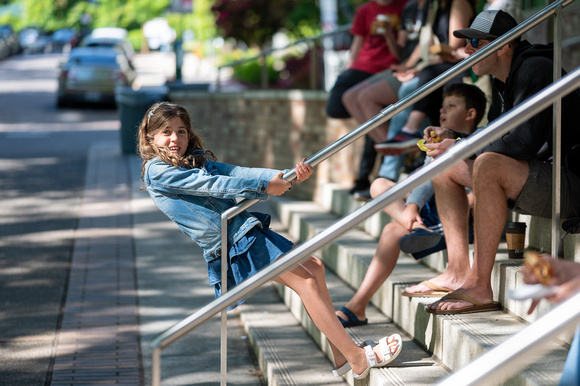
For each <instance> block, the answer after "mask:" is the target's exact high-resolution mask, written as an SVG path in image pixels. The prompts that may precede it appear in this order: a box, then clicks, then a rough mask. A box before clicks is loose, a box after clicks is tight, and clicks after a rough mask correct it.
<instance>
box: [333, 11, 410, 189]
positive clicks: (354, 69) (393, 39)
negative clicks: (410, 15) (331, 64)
mask: <svg viewBox="0 0 580 386" xmlns="http://www.w3.org/2000/svg"><path fill="white" fill-rule="evenodd" d="M406 2H407V1H406V0H373V1H369V2H368V3H365V4H363V5H361V6H360V7H359V8H358V9H357V11H356V13H355V16H354V19H353V22H352V27H351V30H350V32H351V34H352V35H353V41H352V44H351V47H350V61H349V65H348V66H347V69H346V70H344V71H343V72H342V73H341V74H340V75H339V76H338V78H337V80H336V82H335V84H334V86H333V87H332V89H331V90H330V93H329V96H328V102H327V104H326V114H327V115H328V116H329V117H330V118H337V119H346V118H350V117H351V115H350V113H349V112H348V110H347V109H346V107H345V106H344V104H343V101H342V97H343V94H344V93H345V91H346V90H348V89H349V88H351V87H352V86H354V85H356V84H358V83H359V82H361V81H363V80H365V79H367V78H368V77H370V76H372V75H374V74H376V73H379V72H381V71H383V70H385V69H387V68H390V67H391V66H392V65H393V64H397V63H399V59H400V55H401V47H400V46H399V45H398V44H397V31H398V29H399V24H400V19H401V14H402V12H403V8H404V6H405V3H406ZM365 141H366V142H368V143H365V150H364V155H363V160H361V165H360V171H359V180H360V181H365V180H366V184H367V185H368V186H358V184H359V182H358V181H357V183H356V185H357V187H355V189H357V190H365V189H368V188H369V187H370V182H369V181H368V173H370V171H371V170H372V168H373V165H374V161H375V159H376V156H377V153H376V152H375V150H374V148H373V141H372V140H371V139H370V138H368V136H365ZM367 164H369V165H367ZM367 169H368V173H367ZM365 175H366V177H365ZM361 176H362V177H363V178H361Z"/></svg>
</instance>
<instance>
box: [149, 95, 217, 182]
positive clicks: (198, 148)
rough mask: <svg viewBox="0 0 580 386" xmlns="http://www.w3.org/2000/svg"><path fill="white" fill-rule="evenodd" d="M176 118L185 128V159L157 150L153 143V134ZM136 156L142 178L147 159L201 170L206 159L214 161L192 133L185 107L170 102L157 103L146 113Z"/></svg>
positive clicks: (160, 149) (163, 148) (212, 155)
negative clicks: (138, 157) (157, 158)
mask: <svg viewBox="0 0 580 386" xmlns="http://www.w3.org/2000/svg"><path fill="white" fill-rule="evenodd" d="M176 117H177V118H179V119H181V121H182V122H183V124H184V125H185V127H186V128H187V132H188V134H189V142H188V145H187V149H186V151H185V154H184V156H179V155H177V154H172V153H171V152H170V151H169V149H168V148H166V147H159V146H157V145H155V143H153V139H154V137H155V134H156V133H157V132H158V131H159V130H161V129H163V128H165V127H167V126H168V125H169V123H170V121H171V120H172V119H173V118H176ZM139 155H140V156H141V158H142V159H143V164H142V166H141V179H143V175H144V173H145V164H146V163H147V161H149V160H150V159H153V158H155V157H159V159H160V160H161V161H163V162H167V163H168V164H171V165H173V166H175V167H180V166H181V167H185V168H189V169H192V168H196V167H201V166H202V165H203V164H204V163H205V161H206V160H207V159H208V158H209V159H211V160H213V161H215V159H216V158H215V155H214V154H213V153H212V152H211V151H209V150H206V149H205V148H204V146H203V140H202V138H201V136H200V135H199V134H198V133H196V132H195V130H193V127H192V125H191V118H190V117H189V113H188V112H187V110H186V109H185V107H183V106H180V105H177V104H174V103H169V102H159V103H155V104H154V105H153V106H151V107H150V108H149V110H147V112H146V113H145V116H144V117H143V120H142V121H141V125H139Z"/></svg>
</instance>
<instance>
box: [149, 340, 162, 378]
mask: <svg viewBox="0 0 580 386" xmlns="http://www.w3.org/2000/svg"><path fill="white" fill-rule="evenodd" d="M160 385H161V347H155V348H154V349H153V352H152V353H151V386H160Z"/></svg>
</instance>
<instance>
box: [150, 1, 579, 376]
mask: <svg viewBox="0 0 580 386" xmlns="http://www.w3.org/2000/svg"><path fill="white" fill-rule="evenodd" d="M572 2H574V0H560V1H556V2H554V3H552V4H551V5H549V6H548V7H546V8H544V9H543V10H542V11H540V12H538V13H537V14H535V15H533V16H531V17H530V18H528V19H527V20H526V21H524V22H522V23H521V24H520V25H518V26H517V27H515V28H514V29H512V30H511V31H509V32H508V33H506V34H505V35H503V36H501V37H500V38H498V39H496V40H494V41H493V42H491V43H490V44H488V45H486V46H485V47H484V48H482V49H481V50H479V51H478V52H476V53H474V54H473V55H471V56H470V57H468V58H467V59H465V60H463V61H462V62H460V63H458V64H457V65H456V66H454V67H453V68H451V69H450V70H448V71H446V72H445V73H443V74H441V75H440V76H438V77H437V78H435V79H433V80H432V81H431V82H429V83H427V84H426V85H424V86H423V87H421V88H419V89H417V90H416V91H415V92H413V93H411V94H410V95H409V96H407V97H406V98H404V99H402V100H400V101H398V102H397V103H395V104H393V105H390V106H388V107H386V108H385V109H383V110H382V111H381V112H380V113H379V114H377V115H376V116H375V117H373V118H371V119H370V120H369V121H367V122H365V123H364V124H362V125H360V126H359V127H358V128H356V129H355V130H353V131H351V132H350V133H348V134H346V135H345V136H343V137H342V138H340V139H339V140H337V141H336V142H334V143H333V144H331V145H329V146H327V147H326V148H324V149H323V150H322V151H320V152H318V153H316V154H315V155H314V156H312V157H310V158H309V159H307V160H306V162H307V163H309V164H310V165H312V166H316V165H317V164H319V163H320V162H322V161H324V160H325V159H327V158H329V157H331V156H332V155H334V154H336V153H337V152H338V151H340V150H341V149H343V148H344V147H346V146H348V145H350V144H351V143H352V142H354V141H355V140H357V139H358V138H360V137H362V136H363V135H365V134H367V133H368V132H370V131H371V130H373V129H374V128H376V127H377V126H378V125H380V124H382V123H384V122H386V121H388V120H389V119H391V118H392V117H393V116H395V115H396V114H398V113H399V112H401V111H402V110H404V109H406V108H407V107H409V106H411V105H412V104H413V103H415V101H417V100H419V99H421V98H423V97H424V96H425V95H427V94H429V93H430V92H431V91H432V90H433V89H435V88H437V87H440V86H442V85H443V84H444V83H445V82H446V80H448V79H450V78H452V77H454V76H456V75H457V74H459V73H460V72H462V71H465V70H466V69H468V68H470V67H471V66H473V65H474V64H475V63H477V62H479V61H481V60H483V59H484V58H486V57H487V56H489V55H491V54H492V53H493V52H494V51H496V50H498V49H499V48H501V47H502V46H503V45H505V44H507V43H508V42H509V41H510V40H512V39H513V38H515V37H518V36H521V35H522V34H524V33H525V32H527V31H528V30H530V29H532V28H534V27H535V26H536V25H538V24H539V23H541V22H542V21H544V20H545V19H547V18H548V17H550V16H551V14H552V13H554V14H555V16H556V18H557V16H558V11H559V10H561V8H562V7H564V6H567V5H569V4H571V3H572ZM555 24H556V25H558V23H555ZM557 38H559V40H557V42H556V43H557V44H556V45H557V46H560V45H561V35H558V36H557ZM556 53H558V54H561V50H560V49H557V50H556V52H555V54H556ZM556 63H558V64H559V63H560V61H559V60H555V61H554V66H556ZM556 74H557V75H556ZM554 76H555V78H556V79H557V78H558V77H559V67H558V71H556V70H554ZM579 86H580V69H577V70H575V71H574V72H572V73H570V74H569V75H568V76H566V77H565V79H562V80H560V81H558V82H555V83H554V84H553V85H552V86H550V87H548V88H546V89H545V90H543V91H541V92H539V93H538V94H536V95H535V96H533V97H531V98H529V99H528V100H527V101H525V102H523V103H522V104H520V105H519V106H517V107H516V108H514V109H512V110H510V111H509V112H508V113H506V114H504V115H502V116H501V117H500V118H498V119H496V120H495V121H493V122H492V123H490V124H489V125H488V127H487V128H486V129H485V130H482V131H481V132H479V133H476V134H473V135H472V136H470V137H469V138H467V139H465V140H462V141H460V143H458V144H457V145H456V146H453V148H451V149H450V150H448V151H447V152H446V153H445V154H443V155H441V156H439V157H438V158H437V160H436V161H434V162H432V163H430V164H429V165H426V166H425V167H423V168H421V169H420V170H418V171H417V172H415V173H414V174H413V176H411V177H409V178H407V179H405V180H404V181H402V182H400V183H398V184H397V185H395V186H394V187H393V188H391V189H390V190H388V191H387V192H385V193H383V194H382V195H381V196H379V197H377V198H376V199H374V200H373V201H371V202H369V203H368V204H367V205H365V206H364V207H362V208H360V209H359V210H357V211H355V212H353V213H351V214H350V215H348V216H346V217H344V218H343V219H341V220H339V221H337V222H336V223H335V224H333V225H332V226H331V227H329V228H328V229H326V230H325V231H323V232H321V233H320V234H318V235H317V236H315V237H314V238H312V239H311V240H309V241H307V242H305V243H304V244H302V245H300V246H298V247H297V248H295V249H293V250H292V251H291V252H290V253H288V254H287V255H285V256H283V257H282V258H280V259H279V260H277V261H276V262H275V263H273V264H272V265H270V266H269V267H267V268H266V269H264V270H263V271H260V272H259V273H258V274H256V275H255V276H253V277H251V278H249V279H247V280H246V281H244V282H243V283H241V284H240V285H238V286H237V287H236V288H235V289H234V290H233V291H231V292H227V293H226V292H225V291H227V283H226V280H225V278H226V277H227V276H226V272H224V270H225V269H226V268H225V267H226V266H227V264H225V263H224V262H223V260H222V296H221V297H220V298H218V299H216V300H214V301H213V302H211V303H210V304H208V305H207V306H205V307H203V308H202V309H200V310H198V311H197V312H195V313H193V314H192V315H190V316H189V317H188V318H186V319H184V320H183V321H181V322H180V323H178V324H176V325H175V326H173V327H172V328H170V329H169V330H167V331H166V332H164V333H163V334H161V335H160V336H159V337H157V338H156V339H155V340H154V341H153V342H152V348H153V352H152V383H153V385H154V386H156V385H159V384H160V380H161V350H162V349H164V348H166V347H167V346H169V345H171V344H172V343H174V342H175V341H176V340H178V339H179V338H181V337H182V336H184V335H186V334H187V333H189V332H190V331H192V330H193V329H195V328H196V327H197V326H199V325H201V324H203V323H204V322H206V321H207V320H208V319H210V318H211V317H213V316H214V315H216V314H217V313H219V312H222V358H221V361H222V362H221V363H222V364H221V370H222V385H225V384H226V377H227V375H226V374H227V369H226V363H227V359H226V358H227V333H224V329H225V328H227V327H225V321H226V310H227V307H228V306H229V305H231V304H233V303H235V302H236V301H238V300H240V299H242V298H245V297H247V296H249V295H250V294H251V293H252V292H253V291H255V290H256V289H257V288H258V287H260V286H262V285H263V284H265V283H267V282H269V281H270V280H272V279H274V278H276V277H277V276H279V275H281V274H282V273H284V272H286V271H287V270H289V269H291V268H293V267H294V266H296V265H297V264H299V263H300V262H302V261H303V260H304V259H306V258H308V257H309V256H310V255H311V254H312V253H314V252H315V251H317V250H318V249H320V248H322V247H323V246H324V245H326V244H328V243H330V242H332V241H334V240H335V239H336V238H338V237H340V236H341V235H342V234H344V233H345V232H347V231H348V230H350V229H352V228H353V227H354V226H356V225H358V224H359V223H360V222H362V221H364V220H366V219H367V218H368V217H370V216H372V215H373V214H375V213H377V212H378V211H380V210H382V209H383V208H384V207H386V206H387V205H389V204H392V203H393V202H394V201H396V200H398V199H401V198H403V197H404V195H405V194H406V193H407V192H409V191H411V190H412V189H414V188H416V187H418V186H420V185H421V184H423V183H424V182H426V181H428V180H430V179H431V178H433V176H435V175H437V174H439V173H441V172H443V171H444V170H446V169H447V168H449V167H451V166H453V165H454V164H455V163H457V162H459V161H461V160H463V159H465V158H467V157H469V156H471V155H472V154H473V153H475V152H477V151H478V150H480V149H482V148H483V147H485V146H486V145H487V144H489V143H490V142H492V141H494V140H496V139H499V138H500V137H501V136H503V135H504V134H506V133H507V132H508V131H510V130H511V129H513V128H515V127H517V126H518V125H520V124H522V123H523V122H525V121H526V120H527V119H529V117H530V116H533V115H535V114H536V113H538V112H540V111H542V110H543V109H545V108H547V107H549V105H550V104H552V105H553V106H555V108H554V110H555V112H557V113H558V115H559V113H560V107H559V106H560V103H561V98H562V96H563V95H566V94H568V93H570V92H571V91H572V90H574V89H575V88H578V87H579ZM555 115H556V114H555ZM554 136H555V138H556V140H555V141H554V151H553V154H554V158H555V160H554V163H555V164H558V165H559V164H560V160H559V158H560V156H559V153H560V150H559V149H560V148H559V147H556V144H560V143H561V141H560V120H559V119H557V118H555V126H554ZM554 175H555V176H556V177H555V179H556V181H559V179H560V169H559V167H558V168H557V169H556V168H555V167H554ZM283 178H284V179H285V180H287V181H292V180H294V179H295V178H296V174H295V171H294V169H293V170H290V171H289V172H287V173H286V174H285V175H284V177H283ZM554 185H556V183H555V184H554ZM555 192H556V194H555V196H558V200H559V195H560V187H559V185H558V186H556V187H555ZM554 199H556V197H554ZM256 202H257V200H245V201H243V202H241V203H240V204H239V205H238V206H237V207H234V208H231V209H230V210H228V211H226V212H224V213H223V214H222V251H227V221H228V219H231V218H232V217H234V216H236V215H238V214H239V213H241V212H242V211H244V210H245V209H247V208H249V207H250V206H252V205H253V204H255V203H256ZM558 203H559V201H558ZM558 205H559V204H558ZM553 206H554V204H553ZM556 213H557V215H558V218H559V208H558V209H556ZM552 232H553V234H552V238H554V237H555V234H557V232H558V229H557V228H556V229H555V231H554V228H553V230H552ZM553 252H554V251H553ZM222 258H227V252H223V253H222Z"/></svg>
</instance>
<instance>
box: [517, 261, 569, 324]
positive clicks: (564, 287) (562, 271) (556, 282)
mask: <svg viewBox="0 0 580 386" xmlns="http://www.w3.org/2000/svg"><path fill="white" fill-rule="evenodd" d="M542 259H544V260H546V261H549V262H550V264H551V266H552V269H553V271H554V274H553V277H552V280H551V281H550V285H553V286H554V290H553V291H552V293H551V294H550V295H547V296H545V298H546V299H547V300H548V301H550V302H552V303H559V302H562V301H564V300H566V299H568V298H569V297H571V296H572V295H575V294H576V293H578V292H579V291H580V263H576V262H574V261H569V260H563V259H554V258H552V257H551V256H550V255H548V254H543V255H542ZM521 272H522V274H523V279H524V283H526V284H538V279H537V278H536V275H535V274H534V272H533V271H532V270H531V269H530V268H528V267H527V266H523V267H522V270H521ZM540 300H541V299H534V300H532V304H531V305H530V308H529V309H528V314H531V313H532V312H533V311H534V309H535V308H536V306H537V305H538V303H540Z"/></svg>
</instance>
